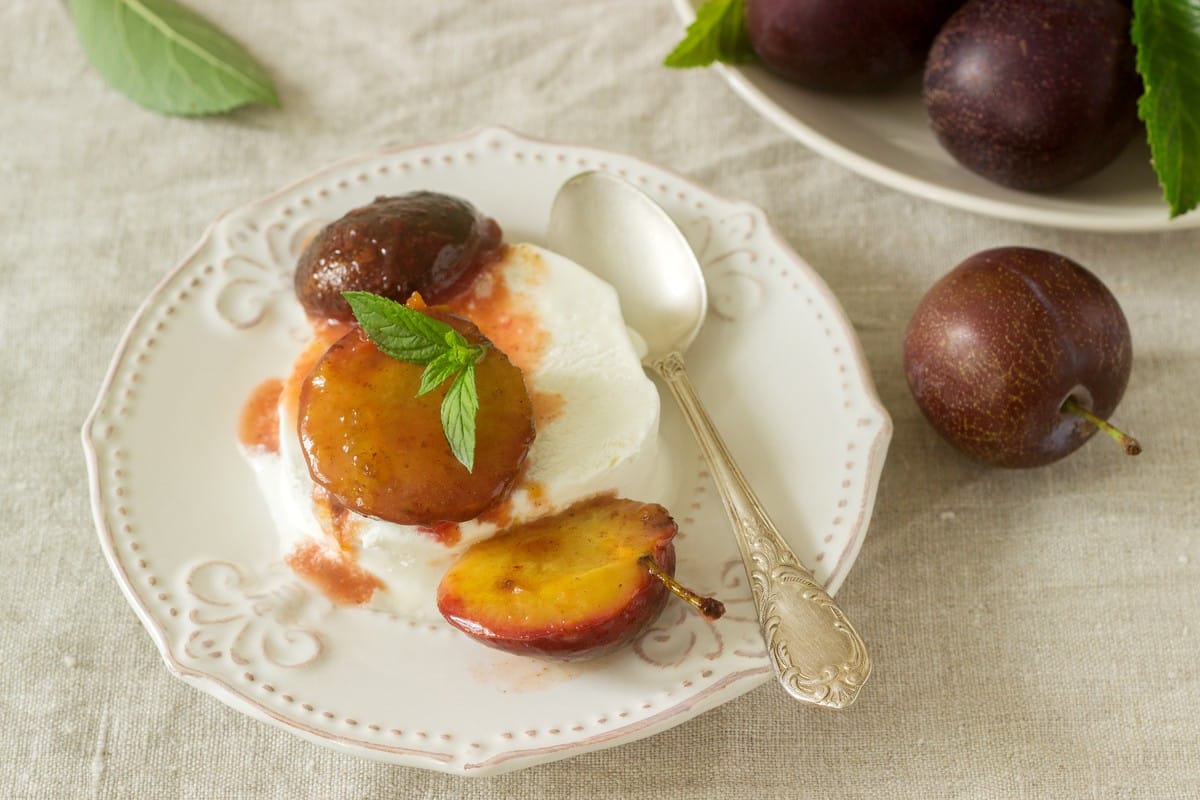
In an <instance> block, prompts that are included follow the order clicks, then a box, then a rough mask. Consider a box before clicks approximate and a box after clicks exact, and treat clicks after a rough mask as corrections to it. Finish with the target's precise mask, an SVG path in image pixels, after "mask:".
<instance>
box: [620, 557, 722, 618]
mask: <svg viewBox="0 0 1200 800" xmlns="http://www.w3.org/2000/svg"><path fill="white" fill-rule="evenodd" d="M638 563H639V564H641V565H642V566H643V567H645V568H646V571H647V572H649V573H650V574H651V575H653V576H654V577H655V578H658V580H659V582H661V583H662V585H663V586H666V587H667V589H669V590H670V591H671V594H673V595H675V596H676V597H678V598H679V599H680V600H682V601H684V602H685V603H687V604H688V605H690V606H691V607H692V608H694V609H696V610H697V611H699V612H700V615H701V616H702V617H704V618H705V619H708V620H715V619H720V618H721V616H722V615H723V614H724V613H725V604H724V603H722V602H721V601H720V600H717V599H716V598H714V597H704V596H703V595H699V594H696V593H695V592H693V591H692V590H691V589H687V588H685V587H684V586H683V585H682V584H681V583H679V581H677V580H675V579H674V578H672V577H671V576H670V575H668V574H667V573H666V572H665V571H663V568H662V567H660V566H659V565H658V562H657V561H655V560H654V557H653V556H649V555H646V556H642V557H641V558H639V559H638Z"/></svg>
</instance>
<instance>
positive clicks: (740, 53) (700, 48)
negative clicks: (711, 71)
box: [663, 0, 755, 68]
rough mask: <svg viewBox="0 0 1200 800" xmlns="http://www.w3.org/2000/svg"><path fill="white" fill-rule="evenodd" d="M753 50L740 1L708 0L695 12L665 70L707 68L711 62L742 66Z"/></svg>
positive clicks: (668, 57) (664, 61) (752, 58)
mask: <svg viewBox="0 0 1200 800" xmlns="http://www.w3.org/2000/svg"><path fill="white" fill-rule="evenodd" d="M754 58H755V56H754V49H753V48H752V47H751V46H750V35H749V34H748V33H746V10H745V8H744V7H743V0H708V2H707V3H705V4H704V5H702V6H700V8H699V10H698V11H696V19H695V21H693V22H692V24H691V25H689V26H688V29H687V34H686V35H685V36H684V37H683V41H681V42H680V43H679V44H677V45H676V46H675V49H674V50H672V51H671V53H670V55H668V56H667V57H666V58H665V59H664V60H663V64H664V65H666V66H668V67H677V68H684V67H707V66H708V65H709V64H711V63H713V62H714V61H720V62H723V63H725V64H745V63H747V62H749V61H753V60H754Z"/></svg>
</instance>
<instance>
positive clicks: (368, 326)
mask: <svg viewBox="0 0 1200 800" xmlns="http://www.w3.org/2000/svg"><path fill="white" fill-rule="evenodd" d="M342 297H344V298H346V302H347V303H349V304H350V310H351V311H352V312H354V318H355V319H357V320H358V324H359V325H361V326H362V329H363V331H365V332H366V334H367V336H368V337H369V338H370V339H371V341H372V342H374V343H375V346H376V347H378V348H379V350H380V351H381V352H382V353H384V354H385V355H387V356H390V357H391V358H394V359H396V360H397V361H405V362H408V363H410V364H424V365H425V371H424V372H422V373H421V386H420V388H419V389H418V390H417V397H420V396H422V395H425V394H429V393H430V392H432V391H433V390H434V389H436V388H438V387H439V386H441V385H442V384H443V383H445V382H446V381H448V380H450V379H451V378H453V382H452V383H451V384H450V388H449V389H447V390H446V396H445V397H443V398H442V406H441V417H442V433H444V434H445V435H446V442H447V444H449V445H450V452H452V453H454V457H455V458H457V459H458V461H459V463H461V464H462V465H463V466H464V467H466V468H467V472H473V471H474V469H475V414H476V412H478V411H479V394H478V392H477V390H476V388H475V365H476V364H477V363H478V362H479V361H480V360H481V359H482V358H483V357H484V356H485V355H486V354H487V349H488V348H487V345H486V344H471V343H470V342H469V341H467V338H466V337H465V336H463V335H462V334H461V333H459V332H458V331H456V330H455V329H454V328H452V327H450V326H449V325H447V324H446V323H444V322H442V321H441V320H438V319H434V318H433V317H430V316H427V315H426V314H422V313H421V312H420V311H414V310H412V309H411V308H409V307H408V306H406V305H404V304H402V303H397V302H396V301H395V300H389V299H388V298H386V297H380V296H379V295H377V294H371V293H370V292H342Z"/></svg>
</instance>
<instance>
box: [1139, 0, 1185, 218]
mask: <svg viewBox="0 0 1200 800" xmlns="http://www.w3.org/2000/svg"><path fill="white" fill-rule="evenodd" d="M1133 43H1134V46H1136V47H1137V70H1138V73H1139V74H1141V76H1142V83H1143V84H1144V85H1145V89H1146V90H1145V92H1144V93H1143V94H1142V97H1141V99H1140V100H1139V101H1138V116H1139V117H1141V118H1142V121H1143V122H1145V123H1146V136H1147V140H1148V141H1149V143H1150V155H1151V156H1152V157H1153V159H1154V171H1155V172H1157V173H1158V182H1159V184H1160V185H1161V186H1162V189H1163V197H1164V199H1165V200H1166V201H1167V204H1168V205H1169V206H1170V207H1171V217H1172V218H1174V217H1177V216H1179V215H1180V214H1184V213H1186V212H1188V211H1191V210H1192V209H1193V208H1195V207H1196V206H1197V204H1198V203H1200V103H1198V102H1197V98H1200V0H1134V3H1133Z"/></svg>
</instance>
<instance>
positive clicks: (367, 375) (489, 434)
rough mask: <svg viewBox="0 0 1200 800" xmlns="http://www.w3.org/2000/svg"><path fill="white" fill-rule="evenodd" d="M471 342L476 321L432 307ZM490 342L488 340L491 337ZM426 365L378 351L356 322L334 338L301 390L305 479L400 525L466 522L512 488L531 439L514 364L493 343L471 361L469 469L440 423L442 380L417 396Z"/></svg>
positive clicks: (529, 412) (478, 337)
mask: <svg viewBox="0 0 1200 800" xmlns="http://www.w3.org/2000/svg"><path fill="white" fill-rule="evenodd" d="M430 315H431V316H434V317H436V318H438V319H441V320H442V321H443V322H446V323H448V324H450V325H451V326H452V327H454V328H455V329H456V330H457V331H458V332H459V333H461V334H463V335H464V336H465V337H466V338H467V340H468V341H470V342H471V343H473V344H478V343H488V340H487V339H486V337H484V335H483V334H482V333H480V331H479V329H478V328H477V327H475V325H474V324H472V323H471V322H469V321H468V320H465V319H462V318H461V317H455V316H452V315H450V314H439V313H431V314H430ZM489 344H490V343H489ZM423 370H424V367H422V366H420V365H417V364H410V363H406V362H403V361H398V360H396V359H394V358H391V357H390V356H387V355H384V353H383V352H381V351H380V350H379V348H377V347H376V346H375V345H374V343H372V342H371V340H370V339H368V338H367V335H366V334H365V333H364V332H363V331H362V329H361V328H358V327H355V328H352V329H351V330H350V332H349V333H347V334H346V335H345V336H343V337H342V338H341V339H339V340H338V341H337V342H335V343H334V344H333V345H332V346H331V347H330V348H329V350H327V351H326V352H325V355H323V356H322V357H321V358H320V360H319V361H317V363H316V364H315V365H314V366H313V369H312V371H311V372H310V373H309V375H308V377H307V378H306V379H305V381H304V383H303V385H302V386H301V388H300V403H299V414H298V416H299V434H300V444H301V447H302V448H303V450H304V457H305V459H306V460H307V462H308V468H309V472H310V473H312V478H313V480H314V481H315V482H316V483H317V484H318V485H319V486H322V487H324V488H325V489H327V490H328V491H329V492H330V493H331V494H333V496H334V497H336V498H337V499H338V500H339V501H341V502H342V504H343V505H345V506H346V507H348V508H350V509H352V510H353V511H356V512H358V513H359V514H364V515H367V516H371V517H377V518H379V519H382V520H387V521H388V522H395V523H397V524H400V525H435V524H437V523H441V522H462V521H463V520H468V519H473V518H474V517H476V516H478V515H479V514H480V513H481V512H482V511H483V510H484V509H486V508H487V507H488V506H490V505H491V504H492V503H493V502H495V501H496V500H497V499H499V498H500V497H502V496H504V495H505V494H506V493H507V492H508V491H509V489H510V488H511V487H512V484H513V481H514V480H515V478H516V477H517V475H518V473H519V472H520V470H521V466H522V464H523V463H524V461H525V456H526V454H527V453H528V451H529V446H530V444H531V443H532V442H533V437H534V429H533V407H532V405H531V403H530V400H529V393H528V392H527V391H526V388H525V381H524V378H523V377H522V376H521V371H520V370H519V369H518V368H517V367H515V366H514V365H513V364H512V362H510V361H509V360H508V358H507V357H506V356H505V355H504V353H502V352H500V351H499V350H498V349H496V348H495V347H489V348H488V349H487V352H486V354H485V355H484V356H483V358H482V360H480V361H479V362H478V363H477V364H476V365H475V386H476V390H477V392H478V395H479V410H478V413H477V415H476V418H475V463H474V468H473V470H472V471H470V472H468V471H467V469H466V467H464V466H463V465H462V464H461V463H459V461H458V460H457V459H456V458H455V457H454V454H453V452H452V451H451V449H450V445H449V443H448V442H447V441H446V435H445V433H444V432H443V429H442V421H441V412H440V409H441V403H442V398H443V397H445V394H446V391H447V390H448V388H449V386H450V382H449V381H447V382H446V383H444V384H443V385H442V386H440V387H439V388H437V389H434V390H433V391H431V392H428V393H427V394H424V395H422V396H420V397H418V396H417V392H418V390H419V389H420V386H421V373H422V372H423Z"/></svg>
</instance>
